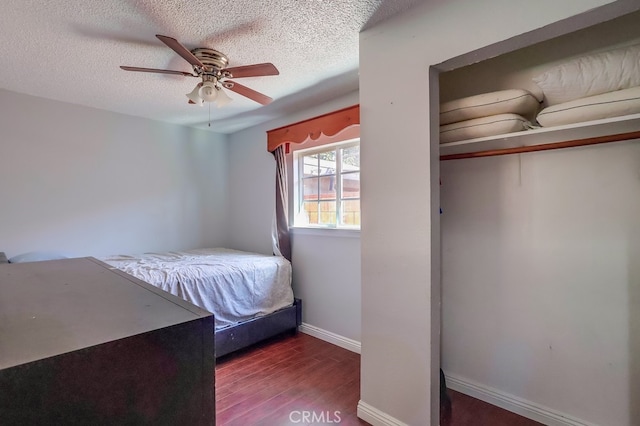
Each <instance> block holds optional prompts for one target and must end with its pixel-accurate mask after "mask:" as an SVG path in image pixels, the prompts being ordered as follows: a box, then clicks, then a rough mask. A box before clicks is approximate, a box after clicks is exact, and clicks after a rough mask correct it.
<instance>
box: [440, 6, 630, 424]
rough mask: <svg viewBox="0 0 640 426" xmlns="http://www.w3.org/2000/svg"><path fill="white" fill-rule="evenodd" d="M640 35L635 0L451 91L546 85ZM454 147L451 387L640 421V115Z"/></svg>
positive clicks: (449, 201) (594, 419)
mask: <svg viewBox="0 0 640 426" xmlns="http://www.w3.org/2000/svg"><path fill="white" fill-rule="evenodd" d="M638 43H640V13H639V12H636V13H633V14H629V15H625V16H622V17H619V18H616V19H615V20H612V21H608V22H604V23H601V24H598V25H595V26H593V27H590V28H587V29H584V30H580V31H577V32H574V33H571V34H568V35H564V36H561V37H558V38H555V39H552V40H548V41H545V42H542V43H538V44H535V45H532V46H529V47H526V48H523V49H520V50H518V51H514V52H510V53H508V54H504V55H500V56H497V57H494V58H491V59H487V60H484V61H481V62H477V63H474V64H472V65H468V66H465V67H462V68H457V69H455V70H452V71H447V72H442V73H441V74H440V76H439V81H440V102H441V103H446V102H448V101H451V100H455V99H460V98H464V97H467V96H472V95H478V94H482V93H488V92H493V91H499V90H507V89H525V90H530V91H535V90H537V89H536V87H534V83H533V81H532V78H533V77H534V76H536V75H539V74H541V73H543V72H544V71H545V70H547V69H549V68H551V67H554V66H556V65H558V64H560V63H562V62H564V61H567V60H568V59H570V58H574V57H578V56H581V55H587V54H592V53H594V52H601V51H605V50H609V49H615V48H621V47H625V46H630V45H634V44H638ZM544 106H545V105H544V104H543V107H544ZM608 142H611V143H608ZM563 147H565V148H564V149H556V148H563ZM548 148H553V149H550V150H546V149H548ZM537 150H543V151H539V152H529V151H537ZM440 153H441V159H442V160H443V161H441V162H440V173H441V187H440V188H441V189H440V199H441V208H442V214H441V229H442V294H443V296H442V312H443V313H442V366H443V370H444V371H445V374H447V376H448V377H447V384H448V385H449V387H451V388H453V389H455V390H459V391H462V392H464V393H467V394H470V395H472V396H474V397H477V398H479V399H482V400H485V401H488V402H490V403H492V404H495V405H498V406H502V407H504V408H507V409H509V410H512V411H516V412H518V413H519V414H522V415H525V416H527V417H530V418H533V419H535V420H537V421H540V422H543V423H545V424H553V425H580V424H588V425H606V426H632V425H639V424H640V404H638V401H640V114H631V115H624V116H618V117H613V118H606V119H599V120H592V121H587V122H581V123H573V124H566V125H560V126H550V127H542V128H535V129H532V130H524V131H521V132H515V133H510V134H506V135H496V136H487V137H480V138H475V139H469V140H461V141H456V142H450V143H446V144H442V145H441V151H440ZM505 154H511V155H505Z"/></svg>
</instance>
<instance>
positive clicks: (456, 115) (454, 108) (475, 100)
mask: <svg viewBox="0 0 640 426" xmlns="http://www.w3.org/2000/svg"><path fill="white" fill-rule="evenodd" d="M538 106H539V102H538V99H536V97H535V96H533V94H531V92H529V91H527V90H523V89H508V90H499V91H497V92H490V93H483V94H480V95H474V96H468V97H466V98H462V99H456V100H453V101H449V102H444V103H443V104H441V105H440V125H445V124H450V123H455V122H457V121H464V120H471V119H473V118H480V117H487V116H491V115H498V114H508V113H511V114H519V115H523V116H530V117H531V118H533V116H535V113H536V112H537V111H538Z"/></svg>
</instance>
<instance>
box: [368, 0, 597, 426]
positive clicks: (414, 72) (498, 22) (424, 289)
mask: <svg viewBox="0 0 640 426" xmlns="http://www.w3.org/2000/svg"><path fill="white" fill-rule="evenodd" d="M606 3H609V2H608V1H603V0H589V1H585V0H567V1H563V2H557V1H554V0H544V1H537V2H527V1H519V2H517V3H516V4H514V2H513V1H507V0H490V1H489V0H487V1H483V2H476V1H464V0H453V1H452V0H447V1H444V0H437V1H435V0H434V1H429V2H425V3H424V4H422V5H420V6H417V7H415V8H414V9H412V10H410V11H408V12H407V13H404V14H402V15H400V16H397V17H395V18H392V19H391V20H389V21H386V22H383V23H382V24H380V25H377V26H375V27H373V28H371V29H368V30H366V31H364V32H363V33H361V37H360V105H361V119H362V138H363V140H366V141H367V144H366V145H363V147H362V149H361V157H362V158H361V161H362V163H361V164H362V169H363V173H362V212H363V213H362V232H361V243H362V380H361V401H360V404H359V409H358V414H359V415H360V416H361V417H365V420H369V421H370V422H373V423H374V424H389V423H391V422H401V423H406V424H411V425H426V424H434V425H435V424H437V423H438V415H437V411H438V410H437V406H438V405H437V401H438V395H437V375H435V373H436V372H437V367H438V364H439V359H438V348H439V336H438V330H439V320H438V318H439V316H438V306H439V303H438V302H439V293H438V288H439V284H440V283H439V276H438V271H439V263H438V262H439V259H438V254H439V251H440V248H439V241H438V240H439V235H436V233H437V234H439V230H438V224H439V218H438V215H437V198H438V186H437V178H438V173H437V172H438V161H437V154H438V148H437V145H436V144H437V138H435V137H434V135H435V130H437V127H436V126H437V124H435V125H434V126H431V125H430V124H429V117H430V116H431V115H434V116H435V112H434V108H433V105H430V102H431V100H430V95H431V94H433V95H434V97H435V98H436V99H437V98H438V94H437V93H431V91H430V85H429V67H430V66H431V65H434V64H438V63H440V62H442V61H445V60H447V59H449V58H452V57H454V56H458V55H461V54H464V53H467V52H470V51H473V50H475V49H478V48H481V47H483V46H487V45H490V44H492V43H496V42H499V41H502V40H506V39H507V38H509V37H512V36H515V35H518V34H522V33H523V32H526V31H529V30H534V29H536V28H539V27H542V26H544V25H547V24H549V23H552V22H555V21H558V20H560V19H563V18H566V17H570V16H572V15H575V14H578V13H580V12H583V11H586V10H589V9H590V8H592V7H595V6H598V5H602V4H606ZM381 64H382V65H384V64H388V66H389V67H391V68H392V69H394V70H401V72H400V73H399V77H398V78H394V79H393V84H392V86H391V87H389V90H381V89H380V68H381ZM436 102H437V101H436ZM435 122H436V120H434V123H435ZM367 170H368V171H369V172H368V173H367V172H366V171H367ZM405 205H410V206H411V208H402V207H403V206H405ZM432 231H435V232H434V233H432ZM381 419H383V420H381Z"/></svg>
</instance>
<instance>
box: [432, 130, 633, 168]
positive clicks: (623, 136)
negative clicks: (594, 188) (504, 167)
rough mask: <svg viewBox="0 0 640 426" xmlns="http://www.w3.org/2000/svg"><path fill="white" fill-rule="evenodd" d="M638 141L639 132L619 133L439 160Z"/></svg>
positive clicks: (451, 156)
mask: <svg viewBox="0 0 640 426" xmlns="http://www.w3.org/2000/svg"><path fill="white" fill-rule="evenodd" d="M631 139H640V131H637V132H628V133H620V134H617V135H607V136H597V137H594V138H586V139H576V140H571V141H564V142H554V143H547V144H540V145H531V146H520V147H516V148H504V149H493V150H489V151H478V152H465V153H462V154H448V155H441V156H440V160H441V161H446V160H461V159H464V158H478V157H493V156H496V155H508V154H520V153H523V152H536V151H547V150H549V149H560V148H573V147H576V146H585V145H597V144H601V143H609V142H621V141H625V140H631Z"/></svg>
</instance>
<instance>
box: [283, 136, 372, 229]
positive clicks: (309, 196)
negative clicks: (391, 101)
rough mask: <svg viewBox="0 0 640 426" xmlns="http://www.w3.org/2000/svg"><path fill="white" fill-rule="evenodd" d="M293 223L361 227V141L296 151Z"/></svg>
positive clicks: (296, 224)
mask: <svg viewBox="0 0 640 426" xmlns="http://www.w3.org/2000/svg"><path fill="white" fill-rule="evenodd" d="M294 167H296V170H295V176H297V178H296V179H295V188H294V192H295V194H296V196H295V207H294V210H295V214H294V220H293V223H294V226H313V227H337V228H340V227H345V228H359V227H360V141H359V140H355V141H353V140H352V141H348V142H345V143H339V144H334V145H326V146H323V147H321V148H313V149H310V150H300V151H296V152H295V153H294Z"/></svg>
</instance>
